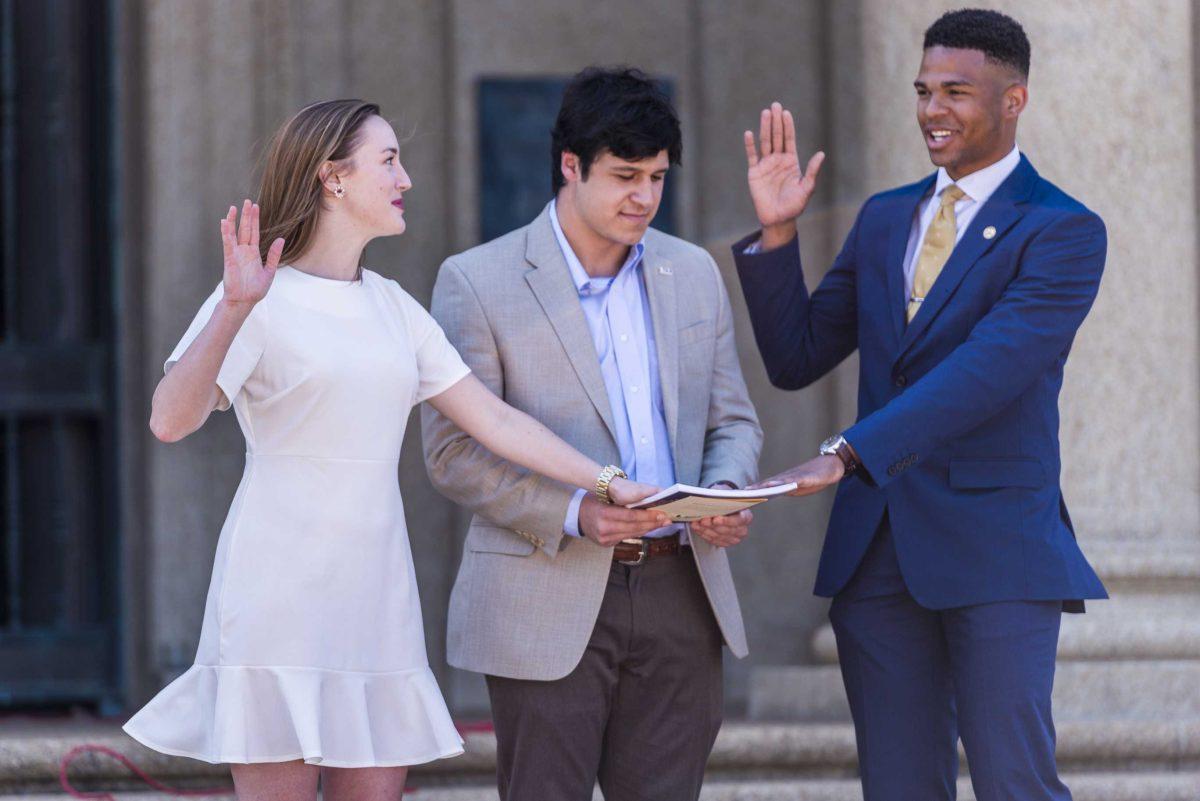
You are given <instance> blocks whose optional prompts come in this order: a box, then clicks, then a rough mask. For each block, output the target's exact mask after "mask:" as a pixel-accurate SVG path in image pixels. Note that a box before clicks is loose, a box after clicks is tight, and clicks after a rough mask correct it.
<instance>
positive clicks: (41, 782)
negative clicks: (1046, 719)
mask: <svg viewBox="0 0 1200 801" xmlns="http://www.w3.org/2000/svg"><path fill="white" fill-rule="evenodd" d="M1058 737H1059V740H1058V741H1059V747H1058V760H1059V764H1060V765H1061V766H1062V768H1063V770H1064V772H1079V773H1083V772H1116V771H1124V770H1132V771H1139V772H1147V773H1169V772H1171V771H1181V772H1187V771H1192V772H1195V771H1197V770H1200V719H1197V720H1186V721H1153V720H1145V721H1109V722H1103V723H1087V722H1071V721H1066V722H1063V723H1062V724H1061V725H1059V726H1058ZM466 740H467V746H466V747H467V753H466V754H465V755H464V756H461V757H457V758H455V759H447V760H441V761H438V762H434V763H431V764H429V765H423V766H419V767H417V768H414V769H413V772H412V778H411V783H412V784H413V785H414V786H416V787H426V788H427V789H430V791H432V788H433V787H434V786H438V785H443V786H444V785H448V784H459V785H462V784H470V785H484V786H486V785H487V784H490V782H491V780H492V775H493V772H494V769H495V738H494V737H493V736H492V735H491V734H489V733H486V732H472V733H469V734H468V735H467V736H466ZM84 742H88V743H95V744H100V745H106V746H109V747H111V748H113V749H115V750H117V751H119V752H121V753H124V754H126V755H127V756H128V757H130V758H131V759H132V760H133V761H134V762H135V763H136V764H137V765H139V766H140V767H141V768H142V769H143V770H144V771H146V772H147V773H149V774H150V775H152V776H154V777H156V778H158V779H160V780H162V781H165V782H167V783H169V784H172V785H182V784H185V783H186V784H188V785H190V786H193V787H194V786H197V785H200V786H213V785H217V786H220V785H225V784H227V783H228V771H227V769H226V768H225V767H223V766H215V765H208V764H206V763H203V762H197V761H195V760H190V759H180V758H176V757H168V756H165V755H163V754H158V753H156V752H153V751H149V750H148V749H146V748H144V747H142V746H140V745H138V744H137V743H135V742H134V741H132V740H130V739H129V738H128V737H126V736H125V735H124V734H123V733H121V732H120V731H119V730H117V729H116V728H115V727H110V729H109V731H108V732H107V733H106V732H103V731H99V730H93V731H89V732H87V733H86V734H80V733H78V732H75V733H72V732H69V731H67V732H63V731H59V732H43V733H42V734H41V735H40V736H32V735H26V736H3V737H0V793H5V792H7V793H9V794H10V795H14V794H17V793H18V791H26V792H35V791H36V792H42V793H47V792H52V791H54V790H56V789H57V787H58V770H59V761H60V760H61V758H62V756H63V755H64V754H66V753H67V752H68V751H69V750H70V749H71V748H72V747H74V746H75V745H78V744H81V743H84ZM856 770H857V758H856V755H855V745H854V731H853V728H852V727H851V726H850V725H849V724H845V723H754V722H736V723H728V724H726V725H725V726H724V728H723V729H722V730H721V733H720V735H719V736H718V738H717V743H716V746H715V748H714V749H713V754H712V757H711V759H710V760H709V771H710V773H711V774H712V776H713V779H714V780H735V779H736V780H739V781H741V780H746V779H750V778H753V779H756V780H757V779H762V778H776V779H789V780H791V779H801V778H805V779H807V778H827V779H834V778H841V779H845V778H851V777H853V776H854V775H855V772H856ZM1139 775H1140V774H1139ZM70 776H71V779H72V781H73V782H75V784H76V786H77V787H84V788H87V789H91V788H94V787H101V786H102V787H115V788H118V789H120V788H122V787H126V788H131V787H135V786H136V784H134V783H131V782H130V780H129V774H128V773H127V772H126V770H125V768H124V767H123V766H122V765H121V764H120V763H118V762H116V761H115V760H113V759H111V758H109V757H106V756H102V755H97V754H86V755H84V756H82V757H80V758H79V759H78V760H77V761H76V762H74V763H73V764H72V767H71V770H70ZM1197 798H1200V795H1198V796H1197ZM1191 801H1196V799H1192V800H1191Z"/></svg>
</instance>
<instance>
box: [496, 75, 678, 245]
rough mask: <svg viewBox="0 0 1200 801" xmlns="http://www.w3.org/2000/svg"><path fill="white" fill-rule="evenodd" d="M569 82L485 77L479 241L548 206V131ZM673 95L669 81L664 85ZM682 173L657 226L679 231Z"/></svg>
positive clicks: (672, 179) (669, 188)
mask: <svg viewBox="0 0 1200 801" xmlns="http://www.w3.org/2000/svg"><path fill="white" fill-rule="evenodd" d="M566 85H567V79H566V78H536V79H533V78H484V79H482V80H481V81H480V82H479V127H480V132H479V142H480V153H479V174H480V179H481V181H482V188H481V192H480V205H481V209H480V215H479V218H480V236H481V241H484V242H486V241H488V240H490V239H495V238H496V237H498V236H500V235H502V234H506V233H508V232H509V231H511V230H513V229H514V228H520V227H522V226H524V225H528V224H529V223H530V222H531V221H532V220H533V218H534V217H536V216H537V215H538V213H540V212H541V210H542V207H543V206H545V205H546V204H547V203H549V202H550V198H551V197H552V195H551V193H550V129H551V128H552V127H554V117H555V116H556V115H557V114H558V106H559V103H560V102H561V101H562V93H563V89H564V88H565V87H566ZM661 86H662V88H663V90H664V91H666V93H667V96H668V97H671V96H673V93H674V91H673V86H672V84H671V83H670V82H669V81H663V82H661ZM677 170H678V168H674V167H673V168H672V169H671V172H670V173H669V174H668V175H667V181H666V185H665V186H664V187H663V199H662V203H661V204H660V205H659V207H658V213H657V214H656V215H655V216H654V227H655V228H657V229H658V230H660V231H663V232H665V233H668V234H674V233H675V231H676V227H675V226H676V220H675V189H674V186H675V184H676V183H677V182H678V180H679V175H678V172H677Z"/></svg>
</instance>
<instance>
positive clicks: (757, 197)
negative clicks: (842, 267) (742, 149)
mask: <svg viewBox="0 0 1200 801" xmlns="http://www.w3.org/2000/svg"><path fill="white" fill-rule="evenodd" d="M742 138H743V140H744V143H745V145H746V163H747V165H748V167H749V170H748V172H747V180H748V182H749V184H750V198H751V200H753V201H754V211H755V213H756V214H757V215H758V221H759V223H760V224H761V225H762V227H763V247H765V248H767V249H770V248H772V247H778V246H779V245H781V244H784V243H785V242H787V241H789V240H790V239H791V238H792V237H793V236H794V235H795V224H796V218H797V217H799V216H800V215H801V214H803V213H804V209H805V207H806V206H807V205H808V201H809V199H810V198H812V194H813V191H814V190H815V189H816V187H817V174H818V173H819V172H820V171H821V164H822V163H823V162H824V161H825V154H824V153H823V152H817V153H815V154H813V156H812V158H810V159H809V160H808V166H807V168H806V169H805V170H804V172H801V171H800V159H799V158H798V157H797V155H796V123H795V121H794V120H793V119H792V112H790V111H786V110H784V108H783V106H782V105H780V104H779V103H778V102H776V103H772V104H771V107H770V108H769V109H763V110H762V114H761V115H760V118H759V134H758V138H759V141H758V146H757V147H756V146H755V142H754V134H753V133H751V132H750V131H746V132H745V133H744V134H743V135H742ZM779 240H782V241H779Z"/></svg>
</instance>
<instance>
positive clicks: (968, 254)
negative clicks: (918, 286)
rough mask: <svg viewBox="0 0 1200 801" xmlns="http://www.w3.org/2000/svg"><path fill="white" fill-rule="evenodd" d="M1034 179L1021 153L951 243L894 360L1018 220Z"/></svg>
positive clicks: (1032, 172)
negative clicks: (1017, 161) (959, 234)
mask: <svg viewBox="0 0 1200 801" xmlns="http://www.w3.org/2000/svg"><path fill="white" fill-rule="evenodd" d="M1036 179H1037V172H1036V171H1035V170H1034V169H1033V165H1031V164H1030V163H1029V161H1028V160H1027V159H1026V158H1025V157H1024V156H1022V157H1021V163H1020V164H1019V165H1017V168H1016V169H1015V170H1013V172H1012V175H1010V176H1008V178H1006V179H1005V180H1004V183H1002V184H1000V186H999V187H998V188H997V189H996V191H995V192H994V193H993V194H992V196H991V197H990V198H988V200H987V202H986V203H984V205H983V208H981V209H980V210H979V213H978V214H976V215H975V218H974V219H973V220H971V224H970V225H969V226H967V230H966V231H964V232H963V235H962V238H961V239H959V240H958V244H956V245H955V246H954V250H953V251H951V253H950V258H949V259H948V260H947V261H946V265H945V266H944V267H942V272H941V273H940V274H939V275H938V277H937V280H936V281H934V282H933V287H932V288H931V289H930V290H929V294H928V295H927V296H926V297H925V301H924V303H922V304H921V309H920V311H918V312H917V315H916V317H914V318H913V321H912V322H911V323H909V325H908V328H907V329H905V331H904V336H903V337H902V338H901V340H900V349H899V351H898V352H897V354H896V358H897V359H899V358H900V357H901V356H903V355H904V354H905V352H907V351H908V349H909V348H910V347H912V344H913V343H914V342H915V341H916V340H917V338H918V337H920V336H921V334H922V332H924V331H925V329H927V328H928V327H929V326H930V324H931V323H932V322H933V320H934V318H936V317H937V315H938V312H940V311H941V310H942V307H943V306H945V305H946V302H947V301H948V300H949V299H950V297H951V296H952V295H953V294H954V290H956V289H957V288H958V285H959V284H961V283H962V281H963V279H964V278H966V276H967V273H969V272H970V271H971V268H972V267H974V266H975V264H976V263H977V262H978V261H979V259H980V258H981V257H982V256H983V255H984V254H985V253H987V252H988V251H989V250H990V249H991V248H992V246H993V245H995V244H996V243H997V242H999V241H1000V240H1001V239H1003V238H1004V234H1005V232H1006V231H1008V229H1009V228H1011V227H1012V226H1013V224H1014V223H1015V222H1016V221H1017V220H1019V219H1021V216H1022V215H1023V214H1024V211H1023V210H1022V209H1021V208H1020V206H1021V204H1023V203H1024V202H1025V201H1026V200H1027V199H1028V198H1029V193H1030V191H1032V189H1033V185H1034V181H1035V180H1036ZM989 228H994V229H995V231H994V232H993V233H992V235H991V236H990V237H988V236H984V231H986V230H987V229H989Z"/></svg>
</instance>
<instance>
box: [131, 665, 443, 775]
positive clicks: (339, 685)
mask: <svg viewBox="0 0 1200 801" xmlns="http://www.w3.org/2000/svg"><path fill="white" fill-rule="evenodd" d="M124 730H125V733H126V734H128V735H129V736H130V737H132V738H133V739H135V740H137V741H138V742H140V743H142V744H143V745H145V746H146V747H148V748H151V749H153V750H155V751H159V752H161V753H164V754H170V755H171V756H182V757H189V758H191V759H197V760H200V761H202V762H209V763H213V764H252V763H260V762H289V761H292V760H296V759H302V760H304V761H305V762H306V763H308V764H310V765H320V766H322V767H331V768H368V767H401V766H408V765H420V764H423V763H426V762H432V761H434V760H437V759H445V758H448V757H454V756H458V755H460V754H462V753H463V740H462V737H461V736H459V734H458V730H457V729H456V728H455V726H454V722H453V720H451V718H450V713H449V711H448V710H447V709H446V704H445V701H444V700H443V699H442V695H441V693H440V692H439V690H438V687H437V682H436V680H435V679H434V677H433V673H432V671H430V670H429V668H428V667H423V668H415V669H411V670H403V671H394V672H379V673H373V672H355V671H339V670H328V669H322V668H309V667H257V666H227V665H220V666H218V665H193V666H192V667H191V668H189V669H188V670H187V672H185V673H184V674H183V675H182V676H180V677H179V678H178V679H176V680H175V681H173V682H172V683H171V684H169V685H168V686H167V687H165V688H164V689H163V690H162V692H160V693H159V694H158V695H156V696H155V697H154V698H153V699H152V700H151V701H150V703H148V704H147V705H146V706H145V707H143V708H142V710H141V711H139V712H138V713H137V714H136V715H134V716H133V717H132V718H130V720H129V721H128V722H127V723H126V724H125V726H124Z"/></svg>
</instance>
